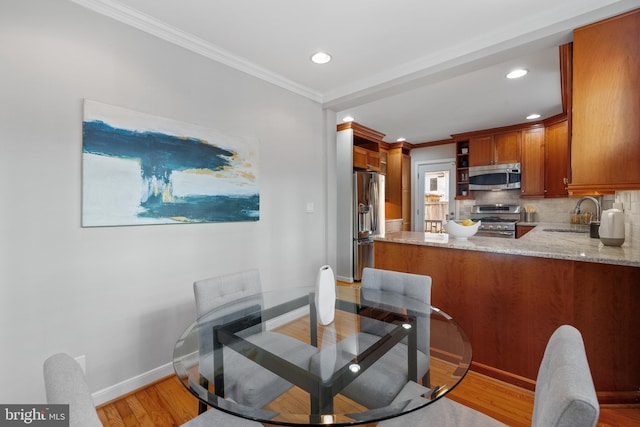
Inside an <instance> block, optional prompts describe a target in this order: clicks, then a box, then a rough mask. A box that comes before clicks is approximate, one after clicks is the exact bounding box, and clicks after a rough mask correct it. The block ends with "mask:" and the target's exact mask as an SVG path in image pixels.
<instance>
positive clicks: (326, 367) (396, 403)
mask: <svg viewBox="0 0 640 427" xmlns="http://www.w3.org/2000/svg"><path fill="white" fill-rule="evenodd" d="M314 292H315V289H314V288H313V287H310V288H293V289H286V290H277V291H266V292H262V293H260V294H256V295H252V296H249V297H245V298H241V299H238V300H236V301H233V302H230V303H227V304H224V305H222V306H220V307H218V308H216V309H214V310H212V311H210V312H208V313H207V314H205V315H204V316H202V317H200V318H199V319H197V320H196V321H195V322H194V323H193V324H191V325H190V326H189V327H188V328H187V329H186V330H185V332H184V333H183V334H182V336H181V337H180V338H179V339H178V341H177V342H176V346H175V349H174V354H173V366H174V369H175V372H176V375H177V376H178V378H179V379H180V381H181V383H182V384H183V385H184V386H185V387H186V388H187V389H188V390H189V391H190V392H191V393H192V394H193V395H194V396H195V397H197V398H198V400H199V401H200V405H201V411H202V410H204V409H205V408H206V406H207V405H208V406H212V407H214V408H217V409H220V410H222V411H225V412H228V413H230V414H233V415H236V416H239V417H243V418H247V419H251V420H255V421H258V422H262V423H266V424H276V425H357V424H364V423H372V422H377V421H380V420H384V419H388V418H393V417H397V416H400V415H402V414H405V413H407V412H411V411H414V410H416V409H419V408H421V407H424V406H426V405H431V404H434V403H435V402H437V400H438V399H439V398H441V397H442V396H444V395H446V394H447V393H448V392H449V391H451V390H452V389H453V388H454V387H455V386H456V385H457V384H458V383H459V382H460V381H461V380H462V378H463V377H464V376H465V375H466V373H467V371H468V369H469V366H470V364H471V356H472V353H471V344H470V342H469V339H468V338H467V335H466V334H465V332H464V331H463V330H462V328H461V327H460V326H459V325H458V323H457V322H456V321H455V320H454V319H452V318H451V317H450V316H448V315H447V314H446V313H444V312H442V311H441V310H439V309H437V308H436V307H433V306H429V305H426V304H424V303H421V302H419V301H417V300H415V299H412V298H409V297H405V296H399V295H397V294H394V293H392V292H385V291H376V290H370V289H361V288H356V287H347V286H339V287H337V298H336V300H335V316H334V320H333V322H332V323H330V324H329V325H321V324H320V323H318V317H317V314H316V307H315V303H314V301H315V298H314V295H315V294H314ZM281 340H282V341H281ZM280 342H283V343H286V345H285V344H280ZM291 342H293V343H294V345H291V344H290V343H291ZM223 355H224V356H223ZM257 377H264V378H275V379H277V380H279V381H280V383H282V384H285V387H284V388H282V389H278V390H277V395H274V396H269V397H268V399H267V401H265V400H264V399H262V400H260V399H256V400H254V401H240V400H238V398H237V397H236V396H234V395H233V393H232V391H234V390H237V389H238V388H241V387H243V386H244V387H254V385H247V382H250V383H252V384H253V383H257V384H263V385H264V384H267V385H268V384H269V383H268V381H267V380H264V381H253V382H252V381H251V380H253V379H255V378H257ZM274 390H276V389H275V388H272V389H270V390H267V394H269V392H273V391H274ZM264 394H265V392H264V391H261V392H260V395H261V396H262V397H264Z"/></svg>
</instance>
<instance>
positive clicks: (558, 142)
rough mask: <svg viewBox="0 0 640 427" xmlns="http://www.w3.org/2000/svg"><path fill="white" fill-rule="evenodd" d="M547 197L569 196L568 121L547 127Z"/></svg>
mask: <svg viewBox="0 0 640 427" xmlns="http://www.w3.org/2000/svg"><path fill="white" fill-rule="evenodd" d="M545 139H546V143H545V167H546V170H545V179H544V181H545V189H546V194H545V196H546V197H567V196H568V194H569V193H568V191H567V182H568V181H569V149H570V147H569V126H568V123H567V121H563V122H560V123H554V124H552V125H551V126H548V127H547V128H546V129H545Z"/></svg>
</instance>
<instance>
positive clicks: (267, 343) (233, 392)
mask: <svg viewBox="0 0 640 427" xmlns="http://www.w3.org/2000/svg"><path fill="white" fill-rule="evenodd" d="M193 290H194V295H195V300H196V309H197V315H198V318H201V317H202V316H203V315H205V314H206V313H208V312H210V311H211V310H214V309H216V308H218V307H221V306H222V305H224V304H227V303H230V302H232V301H235V302H237V304H236V306H234V307H235V308H238V309H239V310H240V311H238V312H236V311H235V308H234V312H231V313H225V316H224V321H231V320H235V318H234V316H235V317H238V316H244V315H245V314H246V313H248V312H252V310H253V312H259V310H260V307H262V306H263V301H262V297H261V292H262V286H261V283H260V273H259V272H258V270H256V269H252V270H247V271H242V272H238V273H231V274H226V275H222V276H217V277H211V278H208V279H203V280H198V281H196V282H194V284H193ZM242 310H244V311H242ZM207 322H208V323H210V324H211V325H212V326H213V325H215V324H216V322H217V323H220V320H218V319H209V318H207ZM200 331H201V333H200V335H199V339H200V349H201V351H200V374H201V375H202V376H203V377H204V378H205V379H206V380H208V381H213V370H212V369H213V334H211V333H208V332H207V331H210V329H209V328H200ZM252 332H253V334H252V335H250V336H247V337H245V339H246V340H247V341H250V342H253V343H255V344H257V345H259V346H260V347H262V348H264V349H265V350H267V351H270V352H272V353H274V354H278V355H279V356H280V357H282V358H284V359H286V360H287V361H289V362H291V363H294V364H296V365H298V366H301V367H304V368H305V369H307V368H308V366H309V360H310V359H311V356H312V355H313V354H315V353H317V349H316V348H315V347H313V346H311V345H309V344H306V343H303V342H302V341H298V340H296V339H295V338H291V337H289V336H286V335H284V334H280V333H277V332H273V331H264V330H262V329H258V330H254V331H252ZM223 360H224V362H223V365H224V386H225V388H224V391H225V395H226V396H227V397H228V398H231V399H233V401H235V402H237V403H238V404H240V405H244V406H248V407H252V408H262V407H264V406H265V405H267V404H268V403H269V402H271V401H272V400H274V399H275V398H277V397H278V396H280V395H281V394H283V393H285V392H286V391H287V390H289V389H290V388H292V387H293V384H291V383H290V382H288V381H286V380H284V379H282V378H281V377H279V376H278V375H276V374H274V373H272V372H271V371H269V370H267V369H266V368H264V367H262V366H260V365H258V364H257V363H254V362H253V361H251V360H250V359H248V358H246V357H244V356H242V355H240V354H238V353H236V352H235V351H233V350H231V349H229V348H227V347H224V348H223ZM207 366H210V367H211V369H209V370H207ZM203 409H204V408H203V407H202V406H201V411H202V410H203Z"/></svg>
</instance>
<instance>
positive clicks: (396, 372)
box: [311, 268, 431, 408]
mask: <svg viewBox="0 0 640 427" xmlns="http://www.w3.org/2000/svg"><path fill="white" fill-rule="evenodd" d="M361 289H362V294H361V295H362V300H363V301H362V302H363V303H366V304H371V305H373V306H375V307H379V308H384V309H388V310H394V309H395V308H396V307H404V308H406V309H407V310H406V311H407V312H408V313H409V314H414V315H416V316H417V333H418V337H417V338H418V339H417V347H418V354H417V359H418V378H423V381H426V384H427V385H428V372H429V315H430V307H431V305H430V304H431V277H429V276H423V275H417V274H409V273H400V272H396V271H387V270H379V269H374V268H365V269H364V270H363V272H362V281H361ZM386 328H388V325H386V324H384V323H383V322H380V321H377V320H373V319H367V318H365V317H363V318H361V319H360V332H359V333H357V334H355V335H352V336H349V337H347V338H345V339H343V340H342V341H340V342H339V343H337V344H336V345H335V348H334V347H329V348H327V349H325V348H323V350H322V352H324V351H331V352H333V353H335V354H336V365H335V366H336V367H338V368H339V367H341V366H343V365H344V363H347V361H348V360H351V359H352V358H353V357H354V356H355V352H356V351H357V352H361V351H363V350H364V349H366V348H367V347H369V346H371V345H372V344H373V343H375V342H377V341H378V339H379V337H380V336H383V335H384V334H385V333H387V331H386ZM356 349H357V350H356ZM407 351H408V347H407V345H406V344H405V343H404V342H401V343H399V344H397V345H396V346H394V347H393V348H392V349H391V350H390V351H388V352H387V353H386V354H385V355H384V356H382V357H381V358H380V360H378V361H377V362H375V363H374V364H373V365H372V366H371V367H369V369H367V371H366V372H364V373H363V374H361V375H360V376H359V377H358V378H357V379H356V380H355V381H353V382H352V383H351V384H349V386H347V387H345V389H344V390H343V392H342V394H344V395H345V396H347V397H349V398H350V399H353V400H355V401H356V402H358V403H361V404H362V405H364V406H366V407H368V408H380V407H384V406H387V405H389V404H390V403H391V401H392V400H393V399H394V397H395V396H396V395H398V393H399V392H400V390H401V389H402V388H403V387H404V385H405V384H406V383H407V381H408V379H409V378H408V373H407V367H406V363H407V362H406V361H407ZM322 352H321V353H318V354H317V355H315V356H313V357H312V359H311V369H312V370H313V371H314V372H319V371H320V369H321V367H322V360H321V359H322V357H321V355H322ZM322 368H324V370H326V367H322Z"/></svg>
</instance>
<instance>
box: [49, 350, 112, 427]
mask: <svg viewBox="0 0 640 427" xmlns="http://www.w3.org/2000/svg"><path fill="white" fill-rule="evenodd" d="M44 386H45V392H46V395H47V403H49V404H65V405H66V404H68V405H69V426H70V427H102V422H101V421H100V418H98V414H97V413H96V407H95V405H94V403H93V398H92V397H91V392H90V390H89V386H88V385H87V382H86V380H85V377H84V372H82V368H81V367H80V365H78V362H76V361H75V360H74V359H73V358H72V357H71V356H69V355H68V354H64V353H58V354H54V355H53V356H51V357H49V358H48V359H47V360H45V362H44Z"/></svg>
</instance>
